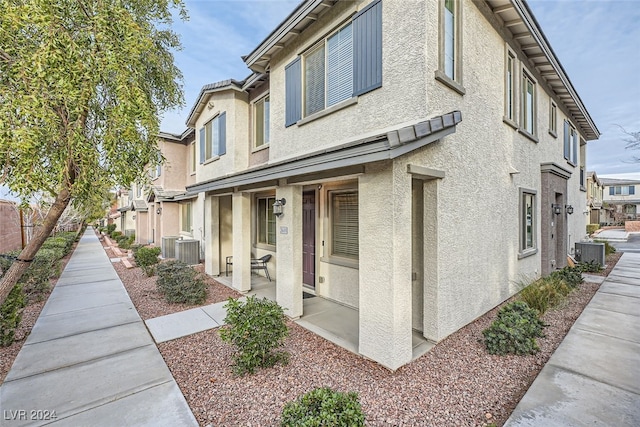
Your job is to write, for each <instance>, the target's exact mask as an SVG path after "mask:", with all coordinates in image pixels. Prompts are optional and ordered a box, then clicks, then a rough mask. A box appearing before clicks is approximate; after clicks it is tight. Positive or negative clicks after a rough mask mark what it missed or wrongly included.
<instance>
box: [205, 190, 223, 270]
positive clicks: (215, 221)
mask: <svg viewBox="0 0 640 427" xmlns="http://www.w3.org/2000/svg"><path fill="white" fill-rule="evenodd" d="M204 217H205V218H208V219H209V224H207V225H206V226H205V230H207V235H206V236H205V240H204V247H205V249H204V269H205V273H207V274H209V275H211V276H218V275H219V274H220V199H219V198H218V197H215V196H209V197H207V198H206V200H205V205H204Z"/></svg>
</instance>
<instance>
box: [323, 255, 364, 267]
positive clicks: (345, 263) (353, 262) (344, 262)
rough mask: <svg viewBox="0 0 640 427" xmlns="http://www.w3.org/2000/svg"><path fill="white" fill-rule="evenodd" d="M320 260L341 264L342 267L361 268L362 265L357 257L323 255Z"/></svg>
mask: <svg viewBox="0 0 640 427" xmlns="http://www.w3.org/2000/svg"><path fill="white" fill-rule="evenodd" d="M320 261H321V262H325V263H327V264H334V265H340V266H342V267H348V268H353V269H356V270H357V269H359V267H360V262H359V261H358V260H357V259H349V258H341V257H335V256H329V257H321V258H320Z"/></svg>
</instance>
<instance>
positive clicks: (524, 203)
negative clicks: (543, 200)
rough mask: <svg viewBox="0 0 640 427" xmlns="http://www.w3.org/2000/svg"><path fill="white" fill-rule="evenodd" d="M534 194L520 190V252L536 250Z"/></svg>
mask: <svg viewBox="0 0 640 427" xmlns="http://www.w3.org/2000/svg"><path fill="white" fill-rule="evenodd" d="M535 224H536V192H535V191H533V190H520V252H522V253H524V252H528V251H531V250H534V249H536V229H535Z"/></svg>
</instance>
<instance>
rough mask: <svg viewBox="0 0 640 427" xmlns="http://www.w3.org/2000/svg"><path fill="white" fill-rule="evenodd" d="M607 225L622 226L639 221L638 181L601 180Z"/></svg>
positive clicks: (639, 199) (639, 189)
mask: <svg viewBox="0 0 640 427" xmlns="http://www.w3.org/2000/svg"><path fill="white" fill-rule="evenodd" d="M601 181H602V183H603V184H604V197H603V199H604V204H605V206H606V207H607V223H608V224H611V225H622V224H624V222H625V221H629V220H632V221H635V220H638V219H640V215H639V213H640V180H633V179H613V178H602V179H601Z"/></svg>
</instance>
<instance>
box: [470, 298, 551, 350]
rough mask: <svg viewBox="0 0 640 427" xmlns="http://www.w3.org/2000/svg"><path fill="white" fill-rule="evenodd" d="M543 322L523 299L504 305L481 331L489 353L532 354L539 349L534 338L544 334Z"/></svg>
mask: <svg viewBox="0 0 640 427" xmlns="http://www.w3.org/2000/svg"><path fill="white" fill-rule="evenodd" d="M544 326H545V325H544V323H542V321H541V320H540V319H539V318H538V313H537V312H536V311H535V310H533V309H532V308H530V307H529V306H528V305H527V303H525V302H523V301H515V302H512V303H510V304H507V305H505V306H504V307H503V308H502V309H501V310H500V311H499V312H498V317H497V318H496V320H495V321H494V322H493V323H492V324H491V326H490V327H488V328H487V329H485V330H484V331H482V334H483V335H484V344H485V346H486V348H487V351H488V352H489V353H491V354H500V355H505V354H534V353H537V352H538V350H539V347H538V343H537V342H536V338H539V337H542V336H544V335H543V334H542V329H543V328H544Z"/></svg>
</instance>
